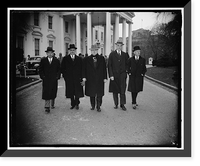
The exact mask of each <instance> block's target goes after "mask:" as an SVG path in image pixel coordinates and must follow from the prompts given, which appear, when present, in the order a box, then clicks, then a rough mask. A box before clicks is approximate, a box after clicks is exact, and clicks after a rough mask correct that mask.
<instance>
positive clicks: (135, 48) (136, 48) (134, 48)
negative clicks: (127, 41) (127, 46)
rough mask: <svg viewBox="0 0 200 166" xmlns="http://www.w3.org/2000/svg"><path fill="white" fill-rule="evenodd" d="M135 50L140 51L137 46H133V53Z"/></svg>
mask: <svg viewBox="0 0 200 166" xmlns="http://www.w3.org/2000/svg"><path fill="white" fill-rule="evenodd" d="M136 50H141V49H140V47H139V46H135V47H133V51H136Z"/></svg>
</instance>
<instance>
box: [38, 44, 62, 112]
mask: <svg viewBox="0 0 200 166" xmlns="http://www.w3.org/2000/svg"><path fill="white" fill-rule="evenodd" d="M45 52H46V54H47V57H44V58H42V59H41V62H40V66H39V75H40V78H41V79H42V99H44V100H45V112H46V113H49V112H50V104H51V108H54V104H55V98H56V96H57V90H58V79H59V78H60V62H59V60H58V59H57V58H55V57H53V53H54V50H53V49H52V48H51V47H47V50H46V51H45Z"/></svg>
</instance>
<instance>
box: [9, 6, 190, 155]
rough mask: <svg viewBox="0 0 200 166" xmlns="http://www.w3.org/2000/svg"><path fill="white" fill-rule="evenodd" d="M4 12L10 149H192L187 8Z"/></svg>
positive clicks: (22, 10)
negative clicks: (186, 75) (187, 83)
mask: <svg viewBox="0 0 200 166" xmlns="http://www.w3.org/2000/svg"><path fill="white" fill-rule="evenodd" d="M7 19H8V22H9V24H8V26H9V32H8V37H9V47H8V52H9V54H8V61H9V72H8V77H9V82H10V84H9V88H8V91H9V94H10V97H9V102H8V105H9V110H8V113H7V116H8V128H7V131H8V138H7V139H8V144H7V145H8V147H9V149H10V150H19V151H20V150H22V151H23V150H35V149H36V150H39V151H40V150H47V151H48V150H57V151H59V150H67V151H68V153H70V150H113V151H116V155H119V154H117V152H118V150H136V151H137V150H150V151H153V150H155V151H156V150H166V149H167V150H171V151H176V152H177V151H181V150H184V148H186V147H187V149H188V146H190V142H188V143H189V144H188V146H186V143H185V140H187V139H188V138H186V137H185V135H184V133H185V126H184V124H185V123H186V122H187V120H185V119H186V117H188V116H187V115H188V114H189V112H188V113H187V115H186V114H185V112H184V109H183V108H184V107H185V106H184V99H183V96H184V90H185V89H184V86H183V85H184V72H183V71H184V64H185V63H184V62H185V61H184V37H185V36H184V28H185V27H184V20H185V14H184V9H183V8H152V9H151V8H148V9H131V8H128V9H127V8H96V9H91V8H89V9H88V8H9V9H8V18H7ZM187 129H188V128H187ZM67 155H68V154H67ZM71 155H72V156H73V154H71ZM90 155H91V154H90ZM113 155H115V154H113ZM140 155H141V154H139V153H138V156H140ZM161 155H162V154H161ZM187 155H188V153H187ZM69 156H70V155H69ZM149 156H151V155H149ZM162 156H164V154H163V155H162Z"/></svg>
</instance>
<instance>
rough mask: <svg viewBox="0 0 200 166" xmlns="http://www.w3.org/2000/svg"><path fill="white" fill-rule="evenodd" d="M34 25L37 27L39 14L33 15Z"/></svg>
mask: <svg viewBox="0 0 200 166" xmlns="http://www.w3.org/2000/svg"><path fill="white" fill-rule="evenodd" d="M34 25H35V26H39V13H34Z"/></svg>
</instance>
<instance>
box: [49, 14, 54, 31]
mask: <svg viewBox="0 0 200 166" xmlns="http://www.w3.org/2000/svg"><path fill="white" fill-rule="evenodd" d="M48 24H49V25H48V28H49V29H53V17H52V16H48Z"/></svg>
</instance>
